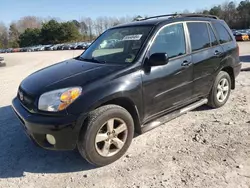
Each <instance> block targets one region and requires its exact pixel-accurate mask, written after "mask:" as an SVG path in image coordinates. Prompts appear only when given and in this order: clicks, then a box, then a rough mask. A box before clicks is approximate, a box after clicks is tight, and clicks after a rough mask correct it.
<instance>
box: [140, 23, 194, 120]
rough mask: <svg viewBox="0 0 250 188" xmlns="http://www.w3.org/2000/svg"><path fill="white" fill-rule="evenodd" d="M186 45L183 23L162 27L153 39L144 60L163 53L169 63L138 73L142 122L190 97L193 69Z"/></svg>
mask: <svg viewBox="0 0 250 188" xmlns="http://www.w3.org/2000/svg"><path fill="white" fill-rule="evenodd" d="M186 44H187V39H186V37H185V32H184V25H183V23H177V24H171V25H166V26H163V27H162V28H161V29H160V30H159V32H158V34H157V35H156V37H155V39H154V41H153V43H152V46H151V47H150V49H149V51H148V57H149V56H150V55H152V54H154V53H167V54H168V56H169V62H168V64H166V65H163V66H155V67H149V68H148V69H145V70H144V71H142V80H143V96H144V117H145V119H148V118H150V117H152V116H154V115H157V114H158V113H161V112H165V111H168V110H171V109H173V108H174V107H177V106H180V105H181V104H183V103H185V102H186V101H188V100H189V99H190V98H191V97H192V91H193V86H192V79H193V66H192V61H191V55H190V54H188V53H187V49H188V48H187V45H186ZM145 119H144V120H145Z"/></svg>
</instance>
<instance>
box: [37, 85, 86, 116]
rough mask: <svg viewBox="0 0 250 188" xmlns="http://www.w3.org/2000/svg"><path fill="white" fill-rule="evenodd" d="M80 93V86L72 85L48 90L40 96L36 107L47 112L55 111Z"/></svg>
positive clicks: (67, 104)
mask: <svg viewBox="0 0 250 188" xmlns="http://www.w3.org/2000/svg"><path fill="white" fill-rule="evenodd" d="M81 93H82V88H81V87H72V88H65V89H59V90H54V91H50V92H47V93H44V94H42V95H41V96H40V98H39V101H38V109H39V110H43V111H49V112H57V111H61V110H64V109H65V108H67V107H68V106H69V105H70V104H71V103H72V102H74V100H76V99H77V98H78V97H79V96H80V95H81Z"/></svg>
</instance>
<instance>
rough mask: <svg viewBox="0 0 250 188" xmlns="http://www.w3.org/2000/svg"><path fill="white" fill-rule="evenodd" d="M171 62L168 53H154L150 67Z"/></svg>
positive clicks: (150, 60)
mask: <svg viewBox="0 0 250 188" xmlns="http://www.w3.org/2000/svg"><path fill="white" fill-rule="evenodd" d="M168 61H169V58H168V54H166V53H154V54H152V55H151V56H150V57H149V65H150V66H161V65H166V64H167V63H168Z"/></svg>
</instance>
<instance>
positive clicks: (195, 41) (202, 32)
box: [187, 22, 210, 52]
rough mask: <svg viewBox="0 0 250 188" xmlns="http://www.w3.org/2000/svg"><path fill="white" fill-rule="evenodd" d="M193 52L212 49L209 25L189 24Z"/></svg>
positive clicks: (201, 23) (202, 23) (200, 23)
mask: <svg viewBox="0 0 250 188" xmlns="http://www.w3.org/2000/svg"><path fill="white" fill-rule="evenodd" d="M187 26H188V30H189V36H190V41H191V47H192V52H195V51H198V50H202V49H205V48H208V47H210V39H209V35H208V29H207V24H206V23H205V22H190V23H187Z"/></svg>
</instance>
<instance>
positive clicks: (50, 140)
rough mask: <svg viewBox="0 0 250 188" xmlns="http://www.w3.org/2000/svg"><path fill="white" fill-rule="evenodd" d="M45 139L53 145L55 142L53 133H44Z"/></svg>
mask: <svg viewBox="0 0 250 188" xmlns="http://www.w3.org/2000/svg"><path fill="white" fill-rule="evenodd" d="M46 139H47V141H48V142H49V143H50V144H51V145H55V144H56V139H55V137H54V136H53V135H51V134H46Z"/></svg>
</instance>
